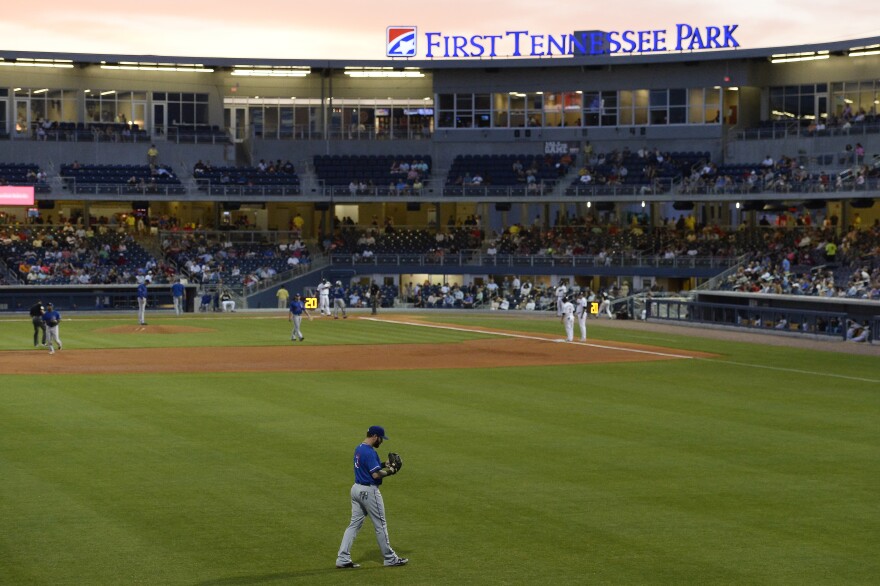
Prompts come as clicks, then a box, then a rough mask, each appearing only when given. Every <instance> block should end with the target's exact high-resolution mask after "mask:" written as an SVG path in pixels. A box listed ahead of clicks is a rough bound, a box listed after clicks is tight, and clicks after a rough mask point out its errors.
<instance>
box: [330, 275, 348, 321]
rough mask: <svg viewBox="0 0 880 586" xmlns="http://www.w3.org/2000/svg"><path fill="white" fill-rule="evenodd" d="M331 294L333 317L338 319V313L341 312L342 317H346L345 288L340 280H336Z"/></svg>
mask: <svg viewBox="0 0 880 586" xmlns="http://www.w3.org/2000/svg"><path fill="white" fill-rule="evenodd" d="M331 295H332V296H333V319H339V313H340V312H342V319H346V318H347V317H348V315H346V313H345V288H344V287H343V286H342V281H336V287H334V288H333V292H332V293H331Z"/></svg>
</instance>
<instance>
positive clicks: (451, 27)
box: [0, 0, 880, 59]
mask: <svg viewBox="0 0 880 586" xmlns="http://www.w3.org/2000/svg"><path fill="white" fill-rule="evenodd" d="M86 6H87V7H88V8H86ZM615 6H617V7H619V8H620V9H619V10H610V9H609V8H610V7H615ZM9 16H13V17H12V18H7V19H4V21H3V22H2V23H0V50H5V51H48V52H63V53H107V54H130V55H170V56H214V57H249V58H279V59H384V58H385V29H386V27H387V26H390V25H415V26H418V27H419V35H420V37H421V38H420V39H419V43H420V44H421V45H422V46H420V47H419V53H420V54H419V57H422V56H423V52H424V42H423V35H424V33H425V32H427V31H435V32H441V33H444V34H456V35H474V34H483V35H490V34H503V33H504V32H505V31H506V30H528V31H529V32H531V33H535V34H552V35H560V34H563V33H567V32H571V31H573V30H605V31H611V30H615V31H622V30H627V29H631V30H650V29H668V30H670V31H672V30H674V29H675V25H676V24H677V23H685V24H691V25H693V26H701V27H705V26H710V25H715V26H722V25H731V24H737V25H739V28H738V29H737V32H736V39H737V41H738V42H739V43H740V45H741V47H742V48H743V49H750V48H758V47H778V46H786V45H796V44H805V43H811V42H824V41H840V40H847V39H857V38H865V37H875V36H880V3H878V4H875V3H873V2H865V3H860V4H853V5H850V6H841V7H837V6H835V5H834V4H833V3H831V4H829V3H828V2H827V1H825V0H823V1H819V0H797V1H795V0H740V1H738V2H728V3H716V2H705V3H695V2H692V1H691V0H662V1H661V2H658V1H656V0H651V1H650V2H648V1H645V0H629V1H628V2H626V3H623V4H615V3H613V2H607V1H604V2H595V1H591V2H577V3H563V2H556V3H554V2H549V3H541V2H535V1H534V0H527V1H526V0H507V1H504V2H490V1H486V0H483V1H475V0H443V1H440V2H431V3H424V2H401V1H398V0H390V1H386V2H378V3H371V2H353V1H351V0H346V1H337V2H308V3H306V2H296V1H295V0H262V1H260V2H255V3H248V2H244V3H242V2H235V3H232V2H229V3H223V2H216V1H215V2H207V1H205V0H174V1H172V0H153V1H152V2H148V3H145V4H124V3H120V2H118V0H117V1H113V2H111V1H108V0H96V1H92V2H87V3H77V2H70V1H69V0H67V1H65V2H58V1H56V0H43V1H42V2H38V3H37V4H34V5H30V6H28V8H27V10H26V11H24V12H20V13H17V14H15V15H11V14H8V15H7V17H9Z"/></svg>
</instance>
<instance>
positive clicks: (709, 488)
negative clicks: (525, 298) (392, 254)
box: [0, 312, 880, 585]
mask: <svg viewBox="0 0 880 586" xmlns="http://www.w3.org/2000/svg"><path fill="white" fill-rule="evenodd" d="M64 317H65V321H64V322H63V323H62V325H61V338H62V340H63V343H64V349H63V350H62V351H60V352H58V353H56V354H55V355H53V356H50V355H49V354H48V352H46V350H45V349H44V348H38V349H35V348H33V347H32V331H33V330H32V327H31V323H30V319H29V318H27V317H22V316H20V317H15V318H2V319H0V373H2V374H0V381H2V382H0V520H2V522H0V528H2V529H0V584H4V585H5V584H10V585H18V584H52V585H60V584H77V585H103V584H107V585H120V584H161V585H165V584H171V585H177V584H181V585H250V584H294V583H297V584H353V583H361V584H364V583H366V584H544V585H549V584H554V585H555V584H627V585H629V584H762V585H764V584H847V585H851V584H876V583H877V580H878V576H880V561H878V560H880V556H878V555H877V552H878V550H880V491H878V486H880V353H878V352H874V351H873V349H868V350H867V351H863V352H862V353H855V352H847V351H846V350H848V348H847V346H846V345H845V344H844V343H842V342H838V343H836V344H835V343H828V344H827V346H828V347H827V349H815V348H801V347H799V346H798V345H797V344H795V343H791V344H788V343H779V341H778V340H779V339H775V343H773V344H770V343H763V342H755V341H747V340H735V339H725V338H724V337H723V336H721V337H718V336H714V337H707V336H705V335H701V332H699V331H690V330H686V329H681V328H665V329H664V328H652V327H649V326H650V324H648V325H647V326H644V327H637V326H633V327H626V328H623V327H618V326H615V325H614V324H609V323H603V322H599V323H596V322H591V323H590V339H589V341H588V342H587V343H585V344H581V343H574V344H565V343H560V341H559V340H560V338H561V332H562V328H561V326H560V324H559V322H558V320H557V319H555V318H554V317H550V316H548V317H534V316H532V317H523V316H516V315H506V314H505V315H490V314H461V313H428V314H403V313H400V314H395V313H382V314H380V315H379V316H376V317H377V319H371V318H370V316H368V315H366V314H356V315H353V316H352V317H350V318H349V319H347V320H332V319H318V318H316V319H315V320H314V321H305V322H304V326H303V331H304V334H305V337H306V340H305V342H302V343H299V342H297V343H292V342H291V341H290V339H289V338H290V328H289V324H288V322H287V320H286V318H285V316H284V315H283V314H282V313H281V312H279V313H277V314H275V313H254V314H248V313H238V314H235V315H207V316H206V315H198V316H191V317H181V318H174V317H173V316H165V317H162V316H158V315H155V316H154V315H149V316H148V317H149V320H148V321H149V325H148V326H146V327H143V328H141V327H138V326H137V325H136V319H135V316H134V315H116V316H114V315H105V316H93V315H77V314H72V313H71V314H65V315H64ZM768 341H769V339H768ZM372 424H379V425H383V426H385V429H386V432H387V434H388V436H389V438H390V439H389V440H388V441H387V442H386V443H385V444H384V445H383V446H382V448H381V452H382V454H381V455H382V457H383V459H384V457H385V456H386V455H387V454H386V452H388V451H395V452H399V453H400V454H401V455H402V457H403V460H404V467H403V469H402V471H401V472H400V473H399V475H397V476H394V477H392V478H389V479H387V480H386V482H385V484H384V485H383V487H382V493H383V495H384V499H385V506H386V512H387V516H388V526H389V534H390V537H391V543H392V546H393V547H394V548H395V549H396V551H397V553H398V554H399V555H400V556H403V557H408V558H409V559H410V563H409V565H407V566H405V567H397V568H383V567H382V565H381V564H382V561H381V556H380V554H379V549H378V547H377V545H376V541H375V537H374V533H373V531H372V527H370V525H369V521H368V522H367V524H366V525H365V526H364V528H363V530H362V531H361V533H360V536H359V537H358V539H357V541H356V542H355V546H354V549H353V551H352V557H353V559H354V561H355V562H357V563H359V564H361V568H359V569H353V570H337V569H336V568H335V567H334V562H335V558H336V551H337V548H338V546H339V542H340V539H341V537H342V532H343V530H344V529H345V527H346V526H347V524H348V518H349V514H350V505H349V489H350V487H351V483H352V462H351V457H352V452H353V450H354V448H355V446H356V445H357V444H358V443H359V442H360V441H361V439H363V436H364V434H365V432H366V429H367V427H369V426H370V425H372Z"/></svg>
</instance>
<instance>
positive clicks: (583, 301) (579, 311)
mask: <svg viewBox="0 0 880 586" xmlns="http://www.w3.org/2000/svg"><path fill="white" fill-rule="evenodd" d="M574 313H575V316H577V321H578V328H579V329H580V331H581V342H586V341H587V296H586V295H584V292H583V290H582V291H581V292H580V293H578V296H577V305H576V306H575V309H574Z"/></svg>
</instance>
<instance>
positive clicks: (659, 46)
mask: <svg viewBox="0 0 880 586" xmlns="http://www.w3.org/2000/svg"><path fill="white" fill-rule="evenodd" d="M653 32H654V50H655V51H665V50H666V30H665V29H658V30H655V31H653Z"/></svg>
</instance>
